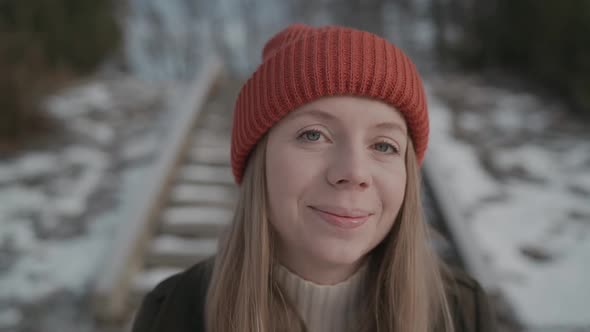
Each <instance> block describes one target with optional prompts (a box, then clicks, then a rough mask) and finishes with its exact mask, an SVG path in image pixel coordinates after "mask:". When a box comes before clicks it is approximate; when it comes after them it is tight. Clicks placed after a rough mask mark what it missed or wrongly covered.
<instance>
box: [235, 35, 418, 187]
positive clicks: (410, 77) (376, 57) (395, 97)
mask: <svg viewBox="0 0 590 332" xmlns="http://www.w3.org/2000/svg"><path fill="white" fill-rule="evenodd" d="M337 95H352V96H362V97H367V98H374V99H378V100H381V101H383V102H385V103H387V104H389V105H392V106H393V107H395V108H396V109H397V110H398V111H399V112H400V113H401V114H402V115H403V117H404V119H405V121H406V124H407V126H408V132H409V135H410V138H411V139H412V142H413V144H414V147H415V150H416V157H417V159H418V162H419V163H420V164H421V163H422V160H423V159H424V152H425V151H426V145H427V143H428V113H427V106H426V96H425V93H424V87H423V85H422V80H421V79H420V76H419V75H418V72H417V70H416V67H415V65H414V64H413V63H412V61H411V60H410V59H409V58H408V57H407V56H406V55H405V54H404V53H403V52H402V51H401V50H400V49H399V48H397V47H396V46H394V45H393V44H391V43H389V42H388V41H386V40H385V39H383V38H381V37H379V36H376V35H374V34H372V33H369V32H365V31H360V30H355V29H351V28H346V27H340V26H326V27H320V28H315V27H311V26H307V25H303V24H293V25H290V26H289V27H287V28H286V29H284V30H282V31H280V32H279V33H277V34H276V35H275V36H274V37H272V38H271V39H270V40H269V41H268V42H267V43H266V45H265V46H264V50H263V52H262V64H261V65H260V66H259V67H258V69H257V70H256V71H255V72H254V74H253V75H252V76H251V77H250V78H249V79H248V81H247V82H246V83H245V84H244V86H243V87H242V90H241V91H240V93H239V95H238V99H237V101H236V105H235V110H234V119H233V129H232V138H231V164H232V171H233V175H234V177H235V181H236V183H238V184H240V183H241V181H242V175H243V172H244V169H245V167H246V162H247V160H248V156H249V154H250V152H251V151H252V150H253V148H254V146H255V145H256V143H257V142H258V140H259V139H260V138H262V136H263V135H264V134H265V133H266V132H267V131H268V130H269V129H270V128H271V127H272V126H273V125H274V124H275V123H276V122H278V121H279V120H280V119H282V118H283V117H284V116H285V115H287V114H288V113H289V112H291V111H293V110H295V109H296V108H298V107H299V106H302V105H303V104H306V103H308V102H311V101H313V100H315V99H318V98H321V97H326V96H337Z"/></svg>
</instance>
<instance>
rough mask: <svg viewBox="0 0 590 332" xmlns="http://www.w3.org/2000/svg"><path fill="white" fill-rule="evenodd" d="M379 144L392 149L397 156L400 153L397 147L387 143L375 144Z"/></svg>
mask: <svg viewBox="0 0 590 332" xmlns="http://www.w3.org/2000/svg"><path fill="white" fill-rule="evenodd" d="M377 144H385V145H387V146H388V147H391V150H393V153H396V154H397V153H399V149H398V148H397V146H395V145H393V144H391V143H389V142H387V141H379V142H377V143H375V145H377Z"/></svg>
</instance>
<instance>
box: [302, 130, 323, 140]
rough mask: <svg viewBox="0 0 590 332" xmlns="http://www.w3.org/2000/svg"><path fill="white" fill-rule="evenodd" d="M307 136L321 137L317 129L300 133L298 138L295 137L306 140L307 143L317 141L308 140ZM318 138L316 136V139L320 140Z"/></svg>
mask: <svg viewBox="0 0 590 332" xmlns="http://www.w3.org/2000/svg"><path fill="white" fill-rule="evenodd" d="M308 134H315V135H319V136H322V135H323V134H322V132H321V131H319V130H317V129H309V130H306V131H304V132H302V133H301V134H300V135H299V136H297V139H306V140H307V141H310V142H315V141H317V140H311V139H309V137H308V136H307V137H306V135H308ZM319 136H318V139H319V138H320V137H319Z"/></svg>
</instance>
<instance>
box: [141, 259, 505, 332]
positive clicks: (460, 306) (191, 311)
mask: <svg viewBox="0 0 590 332" xmlns="http://www.w3.org/2000/svg"><path fill="white" fill-rule="evenodd" d="M212 268H213V260H212V259H208V260H206V261H203V262H201V263H198V264H196V265H194V266H193V267H191V268H190V269H187V270H186V271H184V272H182V273H179V274H176V275H174V276H172V277H170V278H168V279H166V280H164V281H162V282H161V283H160V284H158V286H156V287H155V288H154V289H153V290H152V291H151V292H149V293H148V294H147V295H146V297H145V298H144V299H143V302H142V305H141V307H140V309H139V311H138V313H137V315H136V317H135V321H134V324H133V330H132V331H133V332H204V331H205V328H204V312H205V310H204V309H205V301H204V300H205V297H206V293H207V287H208V285H209V280H210V276H211V271H212ZM454 279H455V280H454V283H455V284H456V287H453V289H455V290H454V291H452V292H451V293H450V305H451V312H452V314H453V319H454V322H455V328H456V332H467V331H469V332H492V331H496V325H495V318H494V315H493V313H492V310H491V308H490V305H489V303H488V300H487V297H486V295H485V293H484V291H483V290H482V288H481V287H480V285H479V284H478V283H477V282H476V281H475V280H473V279H471V278H470V277H469V276H467V275H466V274H464V273H461V272H455V273H454ZM404 332H405V331H404Z"/></svg>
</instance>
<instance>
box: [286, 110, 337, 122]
mask: <svg viewBox="0 0 590 332" xmlns="http://www.w3.org/2000/svg"><path fill="white" fill-rule="evenodd" d="M302 116H311V117H315V118H319V119H322V120H327V121H334V120H338V118H336V117H335V116H334V115H332V114H330V113H328V112H325V111H322V110H320V109H311V110H308V111H299V112H293V113H292V115H291V119H296V118H300V117H302Z"/></svg>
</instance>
